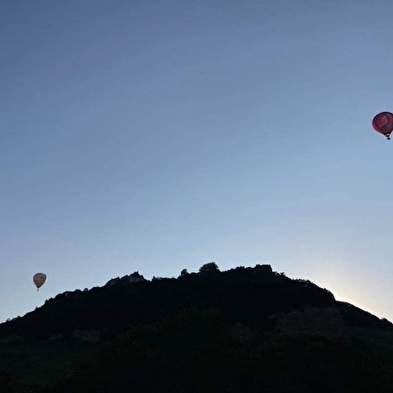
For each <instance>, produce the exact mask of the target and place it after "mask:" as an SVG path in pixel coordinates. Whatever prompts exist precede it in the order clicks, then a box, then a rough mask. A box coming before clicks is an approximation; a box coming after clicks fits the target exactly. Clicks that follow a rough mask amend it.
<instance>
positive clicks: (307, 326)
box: [0, 262, 393, 393]
mask: <svg viewBox="0 0 393 393" xmlns="http://www.w3.org/2000/svg"><path fill="white" fill-rule="evenodd" d="M389 348H392V349H391V350H390V349H389ZM0 350H1V351H2V352H3V354H4V356H3V358H2V359H0V384H1V383H3V384H4V386H11V387H10V388H9V389H11V390H9V391H13V390H12V389H14V391H15V392H24V391H25V390H26V389H27V390H26V391H29V392H44V391H46V392H48V393H55V392H63V393H68V392H70V393H71V392H75V393H77V392H111V393H116V392H128V391H129V389H130V386H132V391H134V392H147V391H148V392H168V393H169V392H185V391H187V392H228V393H229V392H233V393H235V392H274V393H276V392H283V393H284V392H285V393H291V392H326V393H328V392H332V393H337V392H342V393H346V392H356V393H362V392H364V393H366V392H373V393H378V392H388V391H389V389H390V388H391V386H392V384H393V381H392V380H391V379H390V378H389V375H390V374H391V371H392V370H393V325H392V324H391V323H390V322H389V321H387V320H386V319H379V318H377V317H375V316H374V315H372V314H370V313H367V312H365V311H363V310H361V309H359V308H357V307H354V306H352V305H350V304H348V303H343V302H337V301H336V300H335V298H334V296H333V294H332V293H331V292H329V291H328V290H327V289H323V288H320V287H318V286H317V285H315V284H314V283H312V282H310V281H308V280H293V279H290V278H288V277H286V276H285V274H283V273H277V272H274V271H273V270H272V268H271V266H269V265H256V266H255V267H253V268H245V267H238V268H235V269H231V270H228V271H220V269H219V268H218V266H217V265H216V264H215V263H214V262H211V263H208V264H205V265H203V266H202V267H201V268H200V269H199V272H198V273H189V272H188V271H187V270H186V269H183V270H182V272H181V273H180V275H179V277H178V278H153V279H152V280H150V281H149V280H145V279H144V278H143V276H141V275H140V274H139V273H138V272H135V273H133V274H131V275H128V276H124V277H121V278H114V279H111V280H109V281H108V283H107V284H106V285H105V286H103V287H96V288H93V289H91V290H84V291H80V290H76V291H73V292H65V293H62V294H59V295H57V296H56V297H55V298H53V299H49V300H48V301H46V302H45V304H44V305H43V306H42V307H40V308H38V309H36V310H35V311H33V312H30V313H28V314H26V315H25V316H23V317H18V318H15V319H13V320H11V321H8V322H6V323H3V324H1V325H0ZM32 370H36V371H37V372H39V373H40V375H45V378H44V380H42V379H40V380H34V373H33V372H32ZM15 386H16V387H15ZM15 389H16V390H15ZM24 389H25V390H24ZM29 389H30V390H29ZM299 389H300V390H299Z"/></svg>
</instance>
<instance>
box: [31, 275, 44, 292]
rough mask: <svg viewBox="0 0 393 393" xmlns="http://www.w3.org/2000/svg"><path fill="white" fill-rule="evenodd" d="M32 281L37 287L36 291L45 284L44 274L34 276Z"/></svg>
mask: <svg viewBox="0 0 393 393" xmlns="http://www.w3.org/2000/svg"><path fill="white" fill-rule="evenodd" d="M33 281H34V284H35V286H36V287H37V291H38V290H39V289H40V288H41V287H42V286H43V285H44V284H45V281H46V274H44V273H36V274H34V277H33Z"/></svg>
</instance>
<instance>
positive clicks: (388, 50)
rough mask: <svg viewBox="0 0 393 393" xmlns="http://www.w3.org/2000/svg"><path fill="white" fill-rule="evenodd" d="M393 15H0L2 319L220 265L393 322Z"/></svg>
mask: <svg viewBox="0 0 393 393" xmlns="http://www.w3.org/2000/svg"><path fill="white" fill-rule="evenodd" d="M392 12H393V3H392V2H391V1H390V0H389V1H388V0H386V1H385V0H380V1H378V2H374V3H373V2H370V1H366V0H343V1H340V2H338V1H337V2H326V1H324V0H297V1H293V0H265V1H260V0H199V1H191V0H167V1H159V0H144V1H140V2H138V1H128V0H82V1H81V0H69V1H53V0H38V1H34V2H32V1H30V0H19V1H14V0H0V268H1V274H0V287H1V292H0V305H1V307H0V322H1V321H5V320H6V319H7V318H14V317H16V316H22V315H24V314H25V313H27V312H30V311H33V310H34V309H35V308H36V307H40V306H41V305H42V304H43V303H44V302H45V300H46V299H49V298H52V297H54V296H56V295H57V294H58V293H62V292H64V291H73V290H76V289H84V288H88V289H90V288H93V287H96V286H102V285H104V284H105V283H106V282H107V281H108V280H110V279H111V278H114V277H119V276H123V275H125V274H131V273H133V272H135V271H139V273H140V274H143V275H144V277H145V278H147V279H151V278H152V277H153V276H156V277H177V276H178V275H179V274H180V271H181V270H182V269H187V270H188V271H189V272H192V271H198V269H199V267H200V266H202V265H203V264H205V263H208V262H210V261H215V262H216V263H217V264H218V266H219V268H220V269H221V270H228V269H231V268H235V267H237V266H255V265H256V264H258V263H259V264H263V263H268V264H271V266H272V268H273V270H275V271H278V272H284V273H285V274H286V275H287V276H288V277H291V278H302V279H309V280H311V281H313V282H314V283H316V284H317V285H319V286H321V287H324V288H327V289H329V290H330V291H332V292H333V294H334V295H335V297H336V299H338V300H343V301H347V302H350V303H352V304H354V305H356V306H358V307H361V308H363V309H365V310H367V311H370V312H372V313H373V314H375V315H377V316H378V317H380V318H382V317H385V318H388V319H389V320H391V321H393V307H392V299H393V286H392V285H391V284H392V280H393V242H392V240H391V229H392V225H393V206H392V204H391V199H392V198H391V196H392V195H393V183H392V176H391V174H390V171H391V165H392V162H393V141H390V142H388V141H387V140H386V138H384V137H383V136H382V135H379V134H378V133H376V132H375V131H373V129H372V127H371V120H372V118H373V116H374V115H375V114H377V113H378V112H381V111H393V78H392V70H393V56H392V45H391V43H392V36H393V25H392V23H391V14H392ZM36 272H44V273H46V274H47V275H48V281H47V283H46V284H45V285H44V286H43V287H42V288H41V290H40V291H39V292H37V291H36V290H35V287H34V285H33V282H32V277H33V274H34V273H36Z"/></svg>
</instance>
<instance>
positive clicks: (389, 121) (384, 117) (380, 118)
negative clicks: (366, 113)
mask: <svg viewBox="0 0 393 393" xmlns="http://www.w3.org/2000/svg"><path fill="white" fill-rule="evenodd" d="M372 125H373V128H374V130H375V131H377V132H379V133H380V134H382V135H385V136H386V138H388V139H390V134H391V133H392V131H393V113H390V112H381V113H378V115H376V116H375V117H374V119H373V122H372Z"/></svg>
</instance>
